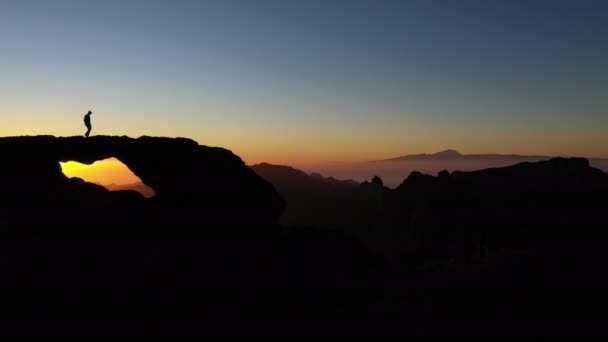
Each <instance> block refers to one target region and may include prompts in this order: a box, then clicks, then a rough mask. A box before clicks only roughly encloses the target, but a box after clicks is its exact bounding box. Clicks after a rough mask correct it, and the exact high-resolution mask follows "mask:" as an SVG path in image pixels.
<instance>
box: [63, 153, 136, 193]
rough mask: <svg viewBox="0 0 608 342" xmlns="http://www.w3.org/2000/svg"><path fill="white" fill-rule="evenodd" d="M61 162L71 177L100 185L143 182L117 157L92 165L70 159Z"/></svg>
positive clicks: (64, 172)
mask: <svg viewBox="0 0 608 342" xmlns="http://www.w3.org/2000/svg"><path fill="white" fill-rule="evenodd" d="M60 164H61V170H62V171H63V174H65V175H66V176H67V177H69V178H73V177H78V178H82V179H83V180H85V181H87V182H91V183H96V184H100V185H104V186H105V185H110V184H117V185H125V184H133V183H137V182H141V180H140V179H139V177H137V176H136V175H135V174H134V173H133V172H132V171H131V170H129V168H128V167H127V166H126V165H125V164H123V163H122V162H120V160H118V159H116V158H109V159H104V160H99V161H96V162H95V163H93V164H91V165H86V164H82V163H78V162H75V161H69V162H65V163H60Z"/></svg>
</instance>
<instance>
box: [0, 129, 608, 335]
mask: <svg viewBox="0 0 608 342" xmlns="http://www.w3.org/2000/svg"><path fill="white" fill-rule="evenodd" d="M0 153H1V154H2V156H3V157H4V162H3V165H2V166H1V167H0V188H1V189H2V191H1V192H0V272H2V285H1V290H2V291H1V294H0V303H1V305H0V317H1V321H2V322H3V325H5V327H6V328H5V329H3V330H2V334H4V335H20V336H23V335H89V336H96V335H101V336H107V335H112V336H118V335H156V336H161V335H171V336H188V337H194V338H196V337H200V336H210V335H222V336H228V335H234V336H236V335H243V334H245V335H248V336H262V335H263V336H268V335H278V336H293V337H296V336H298V337H302V336H353V337H354V336H357V337H359V336H370V337H385V336H397V337H400V336H401V337H403V336H410V335H485V336H489V335H525V336H530V335H562V336H564V335H566V336H568V335H574V336H580V335H585V334H605V333H606V332H605V331H604V327H605V326H606V323H607V314H606V313H607V312H608V311H607V310H606V308H607V306H606V304H608V303H607V302H606V294H605V289H606V285H608V281H607V278H608V277H606V266H607V261H608V257H607V256H606V252H605V246H606V240H607V239H606V237H607V234H606V213H608V210H606V209H608V200H607V198H608V196H607V195H608V180H607V178H608V176H607V175H606V174H604V173H602V172H600V171H598V170H596V169H593V168H591V167H589V165H588V162H587V161H586V160H584V159H561V158H556V159H552V160H549V161H542V162H538V163H522V164H517V165H515V166H512V167H508V168H500V169H489V170H482V171H478V172H467V173H460V172H454V173H451V174H450V173H447V172H445V173H441V174H440V175H439V176H438V177H433V176H428V175H422V174H417V173H414V174H412V175H411V176H410V177H409V178H408V179H406V180H405V181H404V182H403V184H402V185H401V186H399V187H398V188H397V189H395V190H388V189H386V188H384V187H383V186H382V182H381V180H379V179H377V180H374V181H373V182H372V183H364V184H362V185H361V186H360V188H358V189H355V190H353V189H349V190H348V191H349V194H351V195H352V196H354V197H355V198H357V200H356V201H355V202H356V203H357V205H360V206H365V207H363V209H361V211H365V212H367V213H371V214H370V215H367V216H365V217H366V219H368V220H370V221H373V223H374V225H373V227H375V229H376V230H377V231H376V232H374V234H371V235H374V236H377V237H378V236H379V237H378V240H381V241H383V242H382V244H383V246H384V247H385V248H386V249H387V250H389V252H388V253H385V254H383V256H382V257H379V256H377V255H376V254H375V253H372V252H370V250H369V249H368V248H366V247H365V246H366V245H368V241H360V240H361V238H359V239H357V238H354V237H353V235H350V234H347V233H342V232H337V231H329V232H323V231H320V230H318V229H313V228H307V227H290V228H283V227H281V226H280V225H279V224H278V223H277V222H278V219H279V217H280V215H281V213H282V212H283V209H284V206H285V202H284V201H283V199H282V198H281V196H280V195H279V194H278V193H277V191H275V189H274V187H273V186H272V185H270V184H269V183H268V182H266V181H265V180H263V179H261V178H260V177H258V176H257V175H256V174H255V173H254V172H253V171H252V170H251V169H249V168H248V167H246V166H245V165H244V164H243V162H242V161H241V160H240V159H239V158H238V157H237V156H235V155H233V154H232V153H231V152H230V151H227V150H224V149H221V148H211V147H206V146H199V145H198V144H197V143H196V142H194V141H191V140H188V139H168V138H151V137H142V138H139V139H131V138H127V137H93V138H89V139H84V138H80V137H74V138H55V137H51V136H41V137H15V138H0ZM108 157H116V158H117V159H119V160H121V161H122V162H123V163H124V164H126V165H127V166H128V167H129V168H130V169H131V170H132V171H133V172H134V173H135V174H136V175H137V176H138V177H139V178H140V179H141V180H142V181H143V182H145V183H146V184H147V185H149V186H151V187H152V188H154V189H155V191H156V194H157V195H156V197H154V198H152V199H144V198H143V197H142V196H141V195H139V194H137V193H135V192H130V191H120V192H109V191H107V190H106V189H105V188H102V187H99V186H96V185H94V184H90V183H86V182H83V181H81V180H78V179H67V178H66V177H65V176H64V175H63V174H62V173H61V169H60V166H59V162H60V161H68V160H74V161H79V162H84V163H92V162H94V161H96V160H99V159H104V158H108ZM287 205H289V203H287ZM368 205H369V206H371V209H370V207H369V206H368ZM352 214H353V215H354V214H355V213H352ZM360 236H365V235H360Z"/></svg>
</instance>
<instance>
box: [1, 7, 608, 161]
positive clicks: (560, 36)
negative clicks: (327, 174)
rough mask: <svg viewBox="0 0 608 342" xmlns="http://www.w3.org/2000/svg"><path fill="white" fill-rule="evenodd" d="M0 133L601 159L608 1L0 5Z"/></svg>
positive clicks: (285, 149) (606, 143) (334, 157)
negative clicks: (88, 121) (87, 119)
mask: <svg viewBox="0 0 608 342" xmlns="http://www.w3.org/2000/svg"><path fill="white" fill-rule="evenodd" d="M0 51H1V56H0V118H1V125H0V136H12V135H37V134H52V135H61V136H71V135H81V134H84V132H85V128H84V125H83V122H82V117H83V115H84V114H85V113H86V111H88V110H92V111H93V117H92V119H93V132H92V134H93V135H101V134H103V135H129V136H133V137H137V136H141V135H153V136H183V137H189V138H192V139H194V140H196V141H198V142H199V143H200V144H203V145H211V146H222V147H225V148H228V149H230V150H232V151H233V152H234V153H236V154H238V155H239V156H241V158H243V160H245V162H247V163H248V164H253V163H258V162H261V161H266V162H271V163H276V164H289V165H293V166H296V167H297V166H302V165H308V164H312V163H320V162H327V161H361V160H367V159H382V158H389V157H395V156H399V155H404V154H410V153H421V152H436V151H439V150H443V149H446V148H453V149H457V150H459V151H461V152H463V153H486V152H487V153H519V154H541V155H563V156H572V155H577V156H587V157H608V133H607V132H608V64H607V61H608V1H601V0H598V1H585V0H572V1H559V0H557V1H556V0H553V1H549V0H547V1H545V0H539V1H534V0H527V1H514V0H504V1H493V0H486V1H483V0H478V1H470V0H458V1H451V0H450V1H447V0H446V1H433V0H426V1H406V0H403V1H353V0H351V1H329V0H325V1H311V0H302V1H286V0H284V1H253V0H250V1H230V0H224V1H204V0H199V1H179V0H177V1H168V0H167V1H154V0H146V1H143V0H142V1H127V0H121V1H84V0H83V1H62V0H53V1H46V0H45V1H27V0H18V1H11V0H8V1H7V0H2V1H1V2H0Z"/></svg>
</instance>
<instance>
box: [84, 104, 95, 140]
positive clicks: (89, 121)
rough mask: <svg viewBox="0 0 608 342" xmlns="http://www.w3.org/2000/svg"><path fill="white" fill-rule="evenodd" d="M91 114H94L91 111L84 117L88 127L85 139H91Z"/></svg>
mask: <svg viewBox="0 0 608 342" xmlns="http://www.w3.org/2000/svg"><path fill="white" fill-rule="evenodd" d="M91 114H93V113H92V112H91V111H89V112H88V113H87V114H86V115H85V116H84V125H85V126H87V132H86V133H85V134H84V136H85V137H87V138H88V137H89V134H90V133H91Z"/></svg>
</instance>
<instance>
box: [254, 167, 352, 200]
mask: <svg viewBox="0 0 608 342" xmlns="http://www.w3.org/2000/svg"><path fill="white" fill-rule="evenodd" d="M250 168H251V169H252V170H253V171H255V173H257V174H258V175H259V176H260V177H262V178H264V179H266V180H267V181H269V182H270V183H271V184H272V185H274V186H275V187H276V188H277V190H278V191H279V192H280V193H286V192H294V191H306V192H331V191H336V190H344V189H350V188H355V187H358V186H359V183H358V182H356V181H354V180H352V179H348V180H338V179H336V178H334V177H324V176H323V175H321V174H320V173H318V172H313V173H310V174H307V173H306V172H304V171H302V170H298V169H295V168H293V167H291V166H285V165H273V164H269V163H260V164H256V165H251V166H250Z"/></svg>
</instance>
